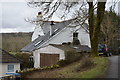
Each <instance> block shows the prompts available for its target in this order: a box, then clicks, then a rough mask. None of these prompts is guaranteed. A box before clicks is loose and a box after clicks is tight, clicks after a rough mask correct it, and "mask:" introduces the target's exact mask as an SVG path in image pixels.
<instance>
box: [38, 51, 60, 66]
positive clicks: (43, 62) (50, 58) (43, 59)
mask: <svg viewBox="0 0 120 80" xmlns="http://www.w3.org/2000/svg"><path fill="white" fill-rule="evenodd" d="M58 60H59V54H44V53H41V54H40V67H43V66H51V65H53V64H57V62H58Z"/></svg>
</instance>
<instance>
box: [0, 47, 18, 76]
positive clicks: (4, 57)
mask: <svg viewBox="0 0 120 80" xmlns="http://www.w3.org/2000/svg"><path fill="white" fill-rule="evenodd" d="M17 70H20V61H19V60H18V59H16V58H15V57H14V56H13V55H11V54H9V53H8V52H6V51H5V50H3V49H0V77H5V76H6V75H8V74H11V75H12V74H15V73H16V71H17Z"/></svg>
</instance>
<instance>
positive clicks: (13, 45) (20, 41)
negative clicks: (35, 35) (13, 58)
mask: <svg viewBox="0 0 120 80" xmlns="http://www.w3.org/2000/svg"><path fill="white" fill-rule="evenodd" d="M0 36H1V40H2V41H1V40H0V45H2V46H0V47H2V48H3V49H5V50H6V51H11V52H17V51H19V50H20V49H21V48H23V47H24V46H26V45H27V44H28V43H30V42H31V36H32V32H29V33H22V32H19V33H0Z"/></svg>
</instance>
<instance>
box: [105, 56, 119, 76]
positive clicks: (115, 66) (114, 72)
mask: <svg viewBox="0 0 120 80" xmlns="http://www.w3.org/2000/svg"><path fill="white" fill-rule="evenodd" d="M108 59H109V61H110V66H109V69H108V72H107V75H106V77H105V78H120V69H119V68H120V56H111V57H108Z"/></svg>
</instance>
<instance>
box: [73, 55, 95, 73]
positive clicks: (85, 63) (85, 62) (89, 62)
mask: <svg viewBox="0 0 120 80" xmlns="http://www.w3.org/2000/svg"><path fill="white" fill-rule="evenodd" d="M94 65H95V63H94V61H93V60H92V59H91V58H89V57H87V58H84V59H83V60H81V64H80V65H79V66H78V67H77V68H75V71H76V72H79V71H82V70H86V69H88V68H91V67H92V66H94Z"/></svg>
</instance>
